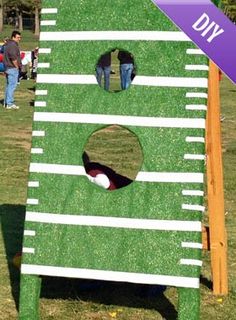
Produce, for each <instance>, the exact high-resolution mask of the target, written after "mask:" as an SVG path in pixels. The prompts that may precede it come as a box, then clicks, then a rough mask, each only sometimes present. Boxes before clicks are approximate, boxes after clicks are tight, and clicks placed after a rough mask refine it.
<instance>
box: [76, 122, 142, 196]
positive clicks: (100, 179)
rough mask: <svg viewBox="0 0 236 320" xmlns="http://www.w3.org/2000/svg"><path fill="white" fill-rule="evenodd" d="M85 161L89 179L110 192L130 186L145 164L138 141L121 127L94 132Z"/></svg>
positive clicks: (86, 148)
mask: <svg viewBox="0 0 236 320" xmlns="http://www.w3.org/2000/svg"><path fill="white" fill-rule="evenodd" d="M82 158H83V163H84V167H85V171H86V173H87V177H88V179H89V180H90V181H91V182H92V183H94V184H96V185H98V186H100V187H102V188H104V189H107V190H110V191H112V190H116V189H120V188H123V187H126V186H128V185H129V184H131V183H132V182H133V181H134V180H135V178H136V176H137V174H138V172H139V171H140V169H141V166H142V163H143V153H142V148H141V145H140V142H139V139H138V138H137V136H136V135H135V134H134V133H133V132H131V131H130V130H128V129H127V128H124V127H122V126H118V125H111V126H108V127H106V128H103V129H100V130H97V131H95V132H94V133H93V134H92V135H91V136H90V137H89V139H88V141H87V143H86V146H85V149H84V152H83V156H82Z"/></svg>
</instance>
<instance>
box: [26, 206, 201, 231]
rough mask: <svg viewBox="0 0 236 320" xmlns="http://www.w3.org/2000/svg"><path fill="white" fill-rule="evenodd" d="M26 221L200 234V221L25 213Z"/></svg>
mask: <svg viewBox="0 0 236 320" xmlns="http://www.w3.org/2000/svg"><path fill="white" fill-rule="evenodd" d="M25 220H26V221H31V222H41V223H53V224H63V225H79V226H93V227H108V228H125V229H141V230H165V231H193V232H201V228H202V225H201V222H200V221H180V220H155V219H132V218H116V217H102V216H87V215H86V216H79V215H70V214H54V213H42V212H31V211H26V217H25Z"/></svg>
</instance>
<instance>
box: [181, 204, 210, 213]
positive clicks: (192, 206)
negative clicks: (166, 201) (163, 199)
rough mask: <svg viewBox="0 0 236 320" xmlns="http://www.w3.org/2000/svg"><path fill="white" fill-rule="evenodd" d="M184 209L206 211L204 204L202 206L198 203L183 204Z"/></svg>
mask: <svg viewBox="0 0 236 320" xmlns="http://www.w3.org/2000/svg"><path fill="white" fill-rule="evenodd" d="M182 209H183V210H190V211H201V212H204V211H205V207H204V206H200V205H198V204H185V203H184V204H182Z"/></svg>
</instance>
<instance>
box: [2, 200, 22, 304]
mask: <svg viewBox="0 0 236 320" xmlns="http://www.w3.org/2000/svg"><path fill="white" fill-rule="evenodd" d="M0 218H1V227H2V235H3V241H4V246H5V252H6V258H7V263H8V269H9V275H10V283H11V291H12V296H13V298H14V300H15V304H16V308H17V310H18V306H19V290H20V272H19V270H18V269H17V268H16V267H15V266H14V265H13V261H12V260H13V257H14V256H15V254H16V253H18V252H21V250H22V240H23V230H24V219H25V206H22V205H10V204H4V205H1V206H0Z"/></svg>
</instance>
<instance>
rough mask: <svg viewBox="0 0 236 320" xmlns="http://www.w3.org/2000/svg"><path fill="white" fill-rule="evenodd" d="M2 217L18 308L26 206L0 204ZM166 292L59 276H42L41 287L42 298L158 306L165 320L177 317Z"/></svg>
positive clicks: (146, 306)
mask: <svg viewBox="0 0 236 320" xmlns="http://www.w3.org/2000/svg"><path fill="white" fill-rule="evenodd" d="M0 218H1V226H2V234H3V240H4V246H5V251H6V256H7V263H8V268H9V274H10V283H11V291H12V296H13V298H14V300H15V305H16V308H17V310H19V293H20V272H19V270H18V269H17V268H16V267H15V266H14V265H13V262H12V260H13V257H14V256H15V254H16V253H18V252H21V250H22V240H23V230H24V218H25V206H22V205H9V204H5V205H1V206H0ZM163 293H164V288H163V287H161V286H148V285H136V284H129V283H122V282H109V281H92V280H80V279H70V278H57V277H43V281H42V289H41V297H43V298H47V299H64V300H67V299H74V300H78V299H80V300H83V301H89V302H94V303H101V304H103V305H104V304H105V305H119V306H126V307H132V308H146V309H155V310H157V311H158V312H159V313H160V314H161V315H162V316H163V318H165V319H168V320H174V319H177V311H176V310H175V307H174V306H173V305H172V304H171V302H170V301H169V300H168V299H167V298H166V297H165V296H164V294H163Z"/></svg>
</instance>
